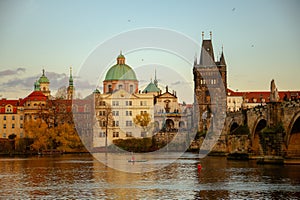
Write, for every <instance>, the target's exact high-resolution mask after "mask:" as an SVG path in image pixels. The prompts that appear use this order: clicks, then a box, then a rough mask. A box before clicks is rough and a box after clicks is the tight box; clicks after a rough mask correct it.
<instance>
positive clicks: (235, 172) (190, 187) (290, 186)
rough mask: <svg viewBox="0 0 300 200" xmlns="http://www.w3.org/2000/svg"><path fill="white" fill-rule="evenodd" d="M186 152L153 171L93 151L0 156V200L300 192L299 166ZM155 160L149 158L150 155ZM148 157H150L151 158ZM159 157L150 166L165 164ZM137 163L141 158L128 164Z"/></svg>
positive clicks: (274, 195)
mask: <svg viewBox="0 0 300 200" xmlns="http://www.w3.org/2000/svg"><path fill="white" fill-rule="evenodd" d="M197 156H198V155H196V154H189V153H187V154H184V155H183V156H182V157H181V158H180V159H178V160H176V161H175V162H173V163H172V164H170V165H169V166H167V167H164V168H161V169H160V170H158V171H155V172H147V173H135V174H133V173H125V172H121V171H117V170H114V169H112V168H109V167H107V166H105V165H103V164H102V163H100V162H98V161H97V160H96V159H94V158H93V157H92V156H89V155H63V156H59V157H31V158H24V159H21V158H0V199H28V198H39V199H40V198H42V199H54V198H70V199H245V198H247V199H279V198H284V199H287V198H290V199H295V198H298V197H300V192H299V191H300V166H278V165H277V166H276V165H274V166H272V165H256V163H255V162H252V161H249V162H248V161H246V162H236V161H227V160H226V159H225V158H222V157H221V158H220V157H206V158H204V159H202V160H201V161H200V162H201V164H202V170H201V172H200V173H198V171H197V164H198V163H199V159H197ZM150 161H151V160H150ZM150 161H149V162H150ZM166 162H168V161H166V159H160V158H156V159H155V160H152V161H151V165H163V164H164V163H166ZM126 164H127V165H128V167H133V166H134V167H136V166H137V168H138V166H139V165H140V167H141V166H143V165H142V164H141V163H134V165H133V164H132V163H128V162H127V163H126Z"/></svg>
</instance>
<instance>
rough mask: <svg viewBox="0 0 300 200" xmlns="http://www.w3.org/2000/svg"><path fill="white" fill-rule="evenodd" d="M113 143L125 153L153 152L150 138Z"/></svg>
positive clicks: (120, 140)
mask: <svg viewBox="0 0 300 200" xmlns="http://www.w3.org/2000/svg"><path fill="white" fill-rule="evenodd" d="M113 143H114V144H115V145H116V146H118V147H120V148H121V149H123V150H125V151H130V152H149V151H152V150H153V142H152V138H130V139H118V140H114V141H113Z"/></svg>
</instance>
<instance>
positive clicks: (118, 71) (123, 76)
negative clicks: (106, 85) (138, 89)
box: [105, 54, 137, 81]
mask: <svg viewBox="0 0 300 200" xmlns="http://www.w3.org/2000/svg"><path fill="white" fill-rule="evenodd" d="M112 80H133V81H136V80H137V78H136V75H135V72H134V71H133V69H132V68H131V67H130V66H128V65H126V64H125V57H124V56H123V55H122V54H120V55H119V56H118V58H117V64H115V65H113V66H112V67H111V68H110V69H109V70H108V72H107V73H106V76H105V81H112Z"/></svg>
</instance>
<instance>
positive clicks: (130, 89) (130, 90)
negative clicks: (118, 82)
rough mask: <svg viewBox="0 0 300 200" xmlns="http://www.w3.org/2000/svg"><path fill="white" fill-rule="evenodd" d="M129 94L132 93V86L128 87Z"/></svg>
mask: <svg viewBox="0 0 300 200" xmlns="http://www.w3.org/2000/svg"><path fill="white" fill-rule="evenodd" d="M129 92H130V93H133V85H130V86H129Z"/></svg>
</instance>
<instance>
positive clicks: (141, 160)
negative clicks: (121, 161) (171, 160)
mask: <svg viewBox="0 0 300 200" xmlns="http://www.w3.org/2000/svg"><path fill="white" fill-rule="evenodd" d="M147 161H148V160H128V162H147Z"/></svg>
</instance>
